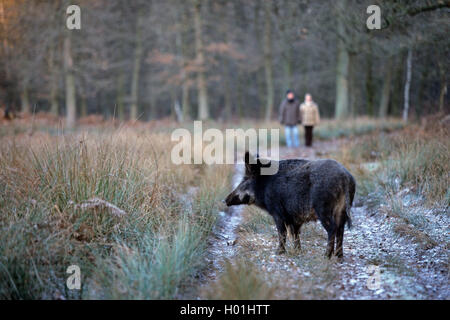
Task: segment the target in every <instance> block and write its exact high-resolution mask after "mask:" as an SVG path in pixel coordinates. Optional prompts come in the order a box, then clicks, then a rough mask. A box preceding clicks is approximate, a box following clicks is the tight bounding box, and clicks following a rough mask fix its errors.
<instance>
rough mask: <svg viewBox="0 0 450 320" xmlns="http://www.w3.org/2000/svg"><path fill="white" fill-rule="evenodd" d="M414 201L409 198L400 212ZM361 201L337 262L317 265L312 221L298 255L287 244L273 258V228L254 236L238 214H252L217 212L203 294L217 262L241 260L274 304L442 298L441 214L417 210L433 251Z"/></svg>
mask: <svg viewBox="0 0 450 320" xmlns="http://www.w3.org/2000/svg"><path fill="white" fill-rule="evenodd" d="M348 142H349V139H348V138H343V139H338V140H328V141H317V142H315V143H314V146H313V147H312V148H306V147H304V146H301V147H300V148H297V149H287V148H285V147H282V148H280V159H288V158H306V159H318V158H327V157H330V155H331V157H332V154H333V153H334V152H336V151H337V150H338V149H339V147H340V146H342V145H343V144H345V143H348ZM236 168H237V169H236V172H235V175H234V178H233V187H234V186H236V184H237V183H239V181H240V179H241V177H242V174H243V168H242V167H239V166H237V167H236ZM230 190H231V189H230ZM418 201H419V200H418V199H412V200H411V199H409V200H408V204H406V206H414V205H415V204H417V202H418ZM369 202H370V199H359V198H358V197H356V199H355V201H354V205H353V208H352V220H353V227H352V229H350V230H348V229H346V231H345V237H344V255H345V258H344V261H343V263H338V262H337V261H336V260H335V259H332V260H331V261H328V259H326V258H324V255H323V253H324V252H325V246H326V232H325V230H323V228H322V226H321V225H320V223H319V222H315V223H309V224H306V225H305V226H303V228H302V232H301V241H302V249H301V251H300V252H295V250H294V249H293V248H291V241H288V246H289V247H288V253H287V254H285V255H277V254H275V249H276V247H277V233H276V229H275V226H274V225H273V223H272V224H271V225H269V226H268V228H266V229H268V230H265V231H258V232H249V231H246V230H245V228H243V227H242V226H243V224H245V223H246V221H245V220H246V217H245V210H249V212H250V215H251V214H255V211H258V209H246V208H249V207H245V206H238V207H234V208H232V209H231V210H230V211H229V212H228V213H227V214H225V213H221V221H220V223H219V226H218V228H217V229H216V232H215V236H214V239H213V243H212V245H211V250H210V253H211V255H210V265H211V266H212V267H211V268H210V270H209V271H208V275H207V276H206V279H207V280H206V283H205V284H204V287H207V286H209V284H208V283H209V282H210V281H215V280H216V279H218V277H219V276H220V273H221V272H222V271H223V263H224V261H225V260H235V259H239V258H242V257H245V259H248V260H250V261H251V262H252V263H253V264H254V265H255V267H256V268H258V270H259V271H261V272H262V273H263V274H264V275H265V280H266V281H268V282H273V283H277V284H276V287H277V288H278V289H279V290H276V294H275V296H274V298H276V299H449V298H450V286H449V270H448V266H449V263H448V262H449V261H448V260H449V255H448V242H449V234H448V230H445V229H446V226H448V225H449V221H448V215H445V214H436V212H433V210H425V209H424V208H421V209H420V210H422V212H420V214H421V215H422V216H423V219H427V221H429V222H430V223H433V227H434V228H438V229H439V228H440V229H441V230H436V232H435V235H438V236H436V237H437V238H435V240H436V241H433V243H434V245H433V246H431V247H424V246H423V245H422V244H420V243H417V242H415V241H413V239H410V238H408V237H405V236H401V235H400V234H399V233H398V232H395V231H394V227H395V225H396V221H395V220H396V219H398V218H396V217H392V216H389V215H388V214H387V213H386V212H385V211H384V210H383V206H384V204H381V205H380V206H379V207H377V208H375V209H374V208H370V209H369V206H368V205H366V203H369ZM408 209H409V208H408ZM411 210H415V209H414V208H413V207H411ZM264 214H265V213H264ZM247 218H248V214H247ZM439 237H441V239H438V238H439ZM279 284H282V286H281V287H280V285H279Z"/></svg>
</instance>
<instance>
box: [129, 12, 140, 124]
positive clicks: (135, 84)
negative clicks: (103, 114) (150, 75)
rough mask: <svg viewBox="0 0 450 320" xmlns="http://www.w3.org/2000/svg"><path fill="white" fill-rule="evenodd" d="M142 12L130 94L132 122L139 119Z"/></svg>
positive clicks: (138, 21) (138, 23) (138, 27)
mask: <svg viewBox="0 0 450 320" xmlns="http://www.w3.org/2000/svg"><path fill="white" fill-rule="evenodd" d="M142 20H143V18H142V12H141V11H139V12H138V17H137V20H136V38H135V41H136V43H135V48H134V63H133V75H132V77H131V94H130V100H131V105H130V120H132V121H135V120H137V117H138V110H139V108H138V97H139V73H140V71H141V60H142V30H141V26H142Z"/></svg>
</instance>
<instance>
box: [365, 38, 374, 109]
mask: <svg viewBox="0 0 450 320" xmlns="http://www.w3.org/2000/svg"><path fill="white" fill-rule="evenodd" d="M369 51H370V53H369V54H368V55H367V60H366V95H367V97H366V101H367V102H366V106H367V107H366V112H367V114H368V115H370V116H373V115H374V114H375V113H374V85H373V72H372V62H373V60H372V47H371V45H370V41H369Z"/></svg>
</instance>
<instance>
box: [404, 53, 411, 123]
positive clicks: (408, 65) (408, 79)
mask: <svg viewBox="0 0 450 320" xmlns="http://www.w3.org/2000/svg"><path fill="white" fill-rule="evenodd" d="M411 73H412V49H411V48H409V49H408V57H407V58H406V82H405V93H404V97H405V103H404V105H403V121H407V120H408V112H409V89H410V86H411Z"/></svg>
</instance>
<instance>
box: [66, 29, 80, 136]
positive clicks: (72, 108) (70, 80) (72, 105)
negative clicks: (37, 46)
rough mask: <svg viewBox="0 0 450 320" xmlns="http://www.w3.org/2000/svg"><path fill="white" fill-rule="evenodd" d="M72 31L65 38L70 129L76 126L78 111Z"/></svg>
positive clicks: (67, 118)
mask: <svg viewBox="0 0 450 320" xmlns="http://www.w3.org/2000/svg"><path fill="white" fill-rule="evenodd" d="M69 32H70V31H66V35H65V38H64V54H63V55H64V79H65V86H66V125H67V127H68V128H73V127H74V126H75V121H76V115H77V109H76V95H75V78H74V75H73V59H72V48H71V47H72V41H71V38H70V33H69Z"/></svg>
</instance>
